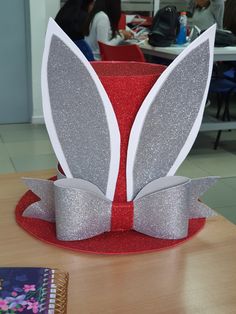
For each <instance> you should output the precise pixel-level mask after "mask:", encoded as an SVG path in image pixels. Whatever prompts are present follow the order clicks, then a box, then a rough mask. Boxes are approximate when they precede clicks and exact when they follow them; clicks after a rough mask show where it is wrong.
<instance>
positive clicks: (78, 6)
mask: <svg viewBox="0 0 236 314" xmlns="http://www.w3.org/2000/svg"><path fill="white" fill-rule="evenodd" d="M93 1H94V0H68V1H67V2H66V3H65V4H64V6H63V7H62V8H61V9H60V10H59V12H58V13H57V15H56V17H55V21H56V22H57V24H58V25H59V26H60V27H61V28H62V30H63V31H64V32H65V33H66V34H67V35H68V36H69V37H70V38H71V39H72V40H77V39H81V38H83V37H84V34H83V29H84V24H85V22H86V20H87V16H88V12H87V11H88V6H89V5H90V4H91V3H92V2H93Z"/></svg>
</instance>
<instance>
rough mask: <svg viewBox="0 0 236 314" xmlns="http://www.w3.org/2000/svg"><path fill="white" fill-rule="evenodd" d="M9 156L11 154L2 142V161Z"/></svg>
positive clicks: (0, 158)
mask: <svg viewBox="0 0 236 314" xmlns="http://www.w3.org/2000/svg"><path fill="white" fill-rule="evenodd" d="M8 158H9V154H8V152H7V149H6V145H5V144H4V143H1V142H0V161H1V160H4V159H8Z"/></svg>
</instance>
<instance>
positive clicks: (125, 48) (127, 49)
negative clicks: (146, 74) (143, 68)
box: [98, 41, 145, 62]
mask: <svg viewBox="0 0 236 314" xmlns="http://www.w3.org/2000/svg"><path fill="white" fill-rule="evenodd" d="M98 45H99V49H100V54H101V60H102V61H137V62H145V58H144V55H143V52H142V50H141V49H140V48H139V46H137V45H134V44H132V45H120V46H111V45H108V44H105V43H102V42H100V41H99V42H98Z"/></svg>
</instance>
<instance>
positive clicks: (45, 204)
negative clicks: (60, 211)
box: [23, 178, 55, 222]
mask: <svg viewBox="0 0 236 314" xmlns="http://www.w3.org/2000/svg"><path fill="white" fill-rule="evenodd" d="M23 181H24V183H25V184H26V185H27V186H28V188H30V190H31V191H32V192H33V193H34V194H35V195H37V196H38V197H39V198H40V199H41V200H40V201H39V202H35V203H33V204H31V205H30V206H29V207H28V208H27V209H26V210H25V211H24V213H23V216H24V217H34V218H39V219H43V220H46V221H51V222H54V221H55V211H54V194H53V182H52V181H49V180H43V179H30V178H23Z"/></svg>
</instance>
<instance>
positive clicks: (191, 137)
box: [126, 25, 216, 200]
mask: <svg viewBox="0 0 236 314" xmlns="http://www.w3.org/2000/svg"><path fill="white" fill-rule="evenodd" d="M215 30H216V26H215V25H214V26H212V27H211V28H209V29H208V30H207V31H205V32H204V33H203V34H202V35H201V36H200V37H199V38H197V39H196V40H195V41H194V42H193V43H192V44H190V45H189V46H188V47H187V48H185V49H184V51H183V52H182V53H181V54H180V55H179V56H178V57H177V58H176V59H175V60H174V61H173V62H172V63H171V65H170V66H168V68H167V69H166V70H165V72H163V73H162V75H161V77H160V78H159V79H158V80H157V82H156V83H155V84H154V86H153V87H152V89H151V91H150V92H149V94H148V95H147V97H146V98H145V100H144V102H143V104H142V106H141V108H140V110H139V112H138V114H137V116H136V119H135V121H134V124H133V127H132V130H131V134H130V139H129V146H128V155H127V167H126V173H127V176H126V177H127V199H128V200H132V199H133V198H134V197H135V195H137V193H138V192H139V191H140V190H141V189H142V188H143V187H144V186H145V185H146V184H148V183H149V182H151V181H153V180H155V179H158V178H160V177H164V176H172V175H174V173H175V172H176V170H177V169H178V167H179V166H180V164H181V163H182V162H183V160H184V159H185V157H186V156H187V154H188V153H189V151H190V149H191V147H192V145H193V143H194V141H195V138H196V136H197V133H198V131H199V128H200V125H201V120H202V116H203V112H204V107H205V102H206V98H207V93H208V88H209V84H210V78H211V73H212V66H213V51H214V38H215Z"/></svg>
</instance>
